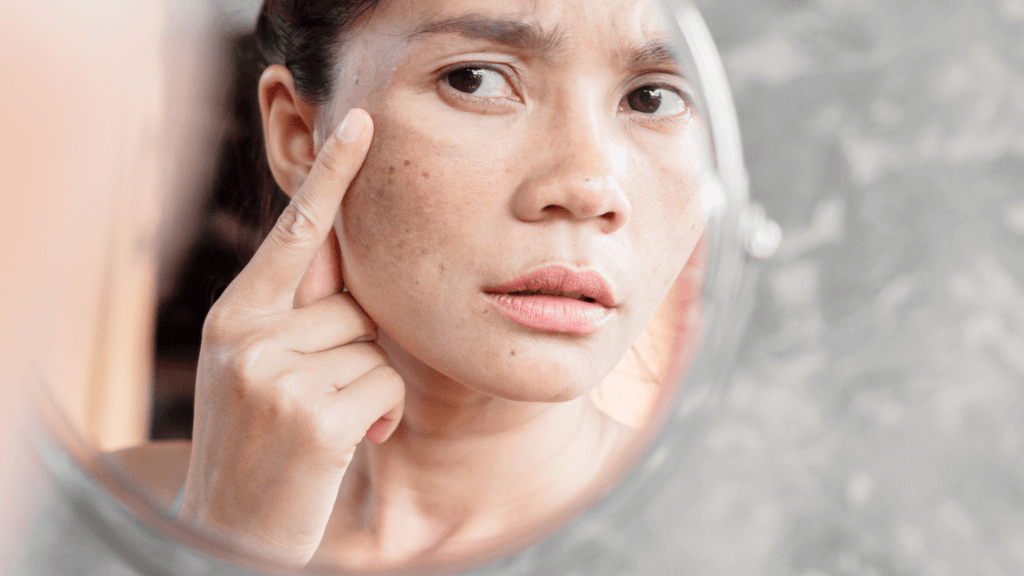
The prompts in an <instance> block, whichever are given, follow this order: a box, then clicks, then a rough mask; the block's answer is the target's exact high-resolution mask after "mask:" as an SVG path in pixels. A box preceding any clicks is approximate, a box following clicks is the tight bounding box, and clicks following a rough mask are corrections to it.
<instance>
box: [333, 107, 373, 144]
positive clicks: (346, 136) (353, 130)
mask: <svg viewBox="0 0 1024 576" xmlns="http://www.w3.org/2000/svg"><path fill="white" fill-rule="evenodd" d="M364 128H366V120H365V119H364V118H363V115H362V114H356V113H355V111H354V110H349V111H348V114H347V115H346V116H345V120H344V121H343V122H342V123H341V126H339V127H338V137H339V138H341V140H342V141H343V142H355V141H356V140H359V137H360V136H362V135H363V129H364Z"/></svg>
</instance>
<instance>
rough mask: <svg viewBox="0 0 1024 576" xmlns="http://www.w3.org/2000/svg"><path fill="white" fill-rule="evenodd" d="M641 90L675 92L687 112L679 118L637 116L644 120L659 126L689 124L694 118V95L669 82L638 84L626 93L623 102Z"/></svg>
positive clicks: (640, 113) (641, 114)
mask: <svg viewBox="0 0 1024 576" xmlns="http://www.w3.org/2000/svg"><path fill="white" fill-rule="evenodd" d="M641 88H660V89H662V90H668V91H669V92H673V93H675V94H676V95H677V96H679V98H681V99H682V100H683V103H684V104H685V105H686V112H684V113H683V114H680V115H678V116H658V115H656V114H644V113H643V112H637V114H639V115H640V116H641V117H642V118H644V120H645V121H647V122H655V123H658V124H666V123H667V124H685V123H686V122H689V120H690V118H691V117H692V116H693V111H694V109H695V105H694V97H693V95H692V94H691V93H690V92H689V91H688V90H685V89H683V88H681V87H679V86H676V85H674V84H671V83H668V82H645V83H642V84H638V85H636V86H634V87H633V88H630V89H629V91H628V92H626V95H625V96H623V97H622V99H623V101H624V100H625V99H626V98H628V97H629V95H630V94H632V93H633V92H636V91H637V90H640V89H641ZM634 112H635V111H634Z"/></svg>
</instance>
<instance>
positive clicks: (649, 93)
mask: <svg viewBox="0 0 1024 576" xmlns="http://www.w3.org/2000/svg"><path fill="white" fill-rule="evenodd" d="M626 105H627V106H628V107H629V109H630V110H633V111H636V112H640V113H642V114H651V115H655V116H680V115H682V114H685V113H686V112H687V110H688V109H689V105H688V104H687V103H686V100H685V99H684V98H683V97H682V96H680V95H679V93H678V92H676V91H675V90H671V89H669V88H662V87H661V86H644V87H642V88H638V89H636V90H634V91H632V92H630V93H629V95H627V96H626Z"/></svg>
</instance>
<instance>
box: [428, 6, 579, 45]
mask: <svg viewBox="0 0 1024 576" xmlns="http://www.w3.org/2000/svg"><path fill="white" fill-rule="evenodd" d="M434 34H458V35H460V36H465V37H467V38H472V39H477V40H487V41H489V42H493V43H494V44H500V45H503V46H508V47H510V48H516V49H518V50H521V51H524V52H553V51H555V50H557V49H558V48H559V47H560V46H561V44H562V37H563V36H562V32H561V31H560V30H559V29H558V28H554V29H552V30H547V31H545V30H544V29H543V28H541V27H540V25H538V24H535V23H530V22H524V21H521V20H513V19H507V18H493V17H489V16H482V15H479V14H469V15H466V16H458V17H455V18H447V19H445V20H438V21H436V22H429V23H427V24H425V25H423V26H421V27H420V28H417V29H416V30H415V31H414V32H413V33H412V34H410V35H409V38H410V39H415V38H421V37H423V36H430V35H434Z"/></svg>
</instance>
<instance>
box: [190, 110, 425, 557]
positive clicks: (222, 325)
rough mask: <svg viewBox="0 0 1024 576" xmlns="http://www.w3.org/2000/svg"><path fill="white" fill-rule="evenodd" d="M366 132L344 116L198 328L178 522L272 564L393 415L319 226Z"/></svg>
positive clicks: (362, 150)
mask: <svg viewBox="0 0 1024 576" xmlns="http://www.w3.org/2000/svg"><path fill="white" fill-rule="evenodd" d="M372 135H373V123H372V120H371V119H370V117H369V115H368V114H367V113H366V112H364V111H362V110H353V111H351V112H350V113H349V115H348V117H347V118H346V120H345V122H343V123H342V127H341V128H340V129H339V130H338V133H337V134H335V135H333V136H331V137H330V138H328V139H327V141H326V142H325V143H324V146H323V148H322V149H321V151H320V153H319V155H318V156H317V158H316V162H315V164H314V165H313V168H312V169H311V171H310V173H309V176H308V177H307V178H306V180H305V182H304V183H303V185H302V186H301V188H300V189H299V190H298V191H297V192H296V194H295V195H294V197H293V198H292V201H291V203H290V204H289V205H288V207H287V208H286V209H285V211H284V213H283V214H282V215H281V217H280V219H279V220H278V221H277V224H276V225H275V226H274V229H273V230H272V231H271V233H270V235H269V236H268V237H267V239H266V240H265V241H264V242H263V244H262V246H260V248H259V250H258V251H257V252H256V255H255V256H253V259H252V261H251V262H249V264H248V265H247V266H246V267H245V269H244V270H243V271H242V273H241V274H239V276H238V277H237V278H236V279H235V280H234V282H232V283H231V285H230V286H228V288H227V290H226V291H225V292H224V294H223V296H221V298H220V299H219V300H218V301H217V302H216V304H214V305H213V308H212V309H211V310H210V313H209V315H208V316H207V318H206V323H205V325H204V326H203V343H202V349H201V351H200V354H199V370H198V374H197V381H196V412H195V422H196V424H195V430H194V434H193V440H192V456H191V461H190V463H189V470H188V477H187V479H186V481H185V496H184V503H183V507H182V511H181V518H182V519H183V520H185V521H188V522H191V523H193V524H196V525H197V526H198V527H200V528H201V529H203V530H206V531H213V532H214V533H216V534H220V535H222V536H224V537H226V538H228V539H230V540H231V541H232V542H233V543H235V544H237V545H240V546H242V547H243V548H245V549H248V550H251V551H253V552H256V553H258V554H260V555H262V556H265V557H268V558H270V559H273V560H276V561H279V562H281V563H284V564H295V565H304V564H306V563H308V562H309V560H310V558H312V556H313V554H314V553H315V552H316V550H317V547H318V546H319V545H320V541H321V539H322V538H323V535H324V530H325V529H326V526H327V521H328V519H329V518H330V516H331V512H332V509H333V507H334V503H335V499H336V497H337V494H338V489H339V486H340V484H341V480H342V477H343V476H344V474H345V470H346V468H347V467H348V465H349V463H350V462H351V460H352V455H353V453H354V451H355V447H356V445H357V444H358V443H359V442H360V441H361V440H362V439H363V437H364V436H365V437H366V438H367V439H368V440H370V441H372V442H383V441H384V440H386V439H387V438H388V437H389V436H390V435H391V433H392V432H393V431H394V429H395V427H397V426H398V422H399V420H400V418H401V414H402V408H403V401H404V394H405V391H404V385H403V383H402V379H401V377H400V376H399V375H398V373H397V372H395V370H394V369H393V368H391V367H390V366H389V365H388V364H387V357H386V356H385V355H384V352H383V351H382V350H381V349H380V348H378V347H377V346H376V345H375V344H373V341H374V340H375V339H376V327H375V326H374V324H373V322H372V321H371V320H370V319H369V318H368V317H367V316H366V314H365V312H363V310H362V309H361V308H360V307H359V305H358V304H357V303H356V302H355V300H353V299H352V296H351V295H350V294H343V293H339V292H340V274H341V272H340V270H341V267H340V253H339V252H340V251H339V250H338V243H337V239H336V237H335V236H334V235H333V231H332V226H333V224H334V219H335V217H336V215H337V214H338V211H339V209H340V206H341V200H342V198H343V197H344V195H345V192H346V190H347V189H348V187H349V185H350V184H351V182H352V179H353V178H354V177H355V175H356V173H357V172H358V171H359V168H360V166H361V165H362V163H363V160H364V158H365V157H366V152H367V149H368V148H369V144H370V140H371V139H372ZM332 252H333V255H334V257H332Z"/></svg>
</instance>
